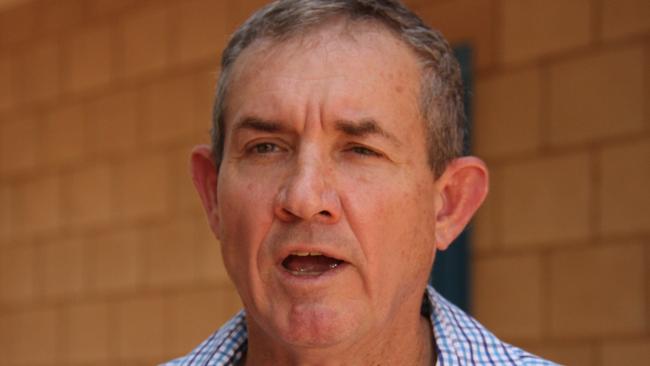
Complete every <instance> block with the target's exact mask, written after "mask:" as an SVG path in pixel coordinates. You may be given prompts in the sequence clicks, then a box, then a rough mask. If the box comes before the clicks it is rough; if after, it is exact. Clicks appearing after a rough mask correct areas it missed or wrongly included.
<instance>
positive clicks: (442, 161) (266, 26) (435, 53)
mask: <svg viewBox="0 0 650 366" xmlns="http://www.w3.org/2000/svg"><path fill="white" fill-rule="evenodd" d="M333 18H340V19H345V20H346V21H348V22H350V23H375V24H376V25H379V26H382V27H384V28H385V29H386V30H389V31H391V32H392V33H393V34H394V35H395V36H396V37H397V38H398V39H400V40H401V41H402V42H403V43H404V44H405V45H407V46H408V47H409V48H411V50H412V51H413V52H414V53H415V55H417V57H418V62H419V64H420V67H421V70H422V74H421V81H420V96H419V103H420V113H421V115H422V120H423V122H424V123H425V126H426V131H425V133H426V137H427V148H428V159H429V164H430V165H431V168H432V169H433V170H434V172H435V174H436V175H440V174H442V171H443V170H444V168H445V166H446V164H447V163H448V162H450V161H451V160H452V159H454V158H456V157H458V156H460V155H461V153H462V145H463V136H464V133H465V114H464V108H463V98H462V93H463V88H462V81H461V76H460V68H459V65H458V62H457V61H456V59H455V58H454V56H453V54H452V51H451V49H450V47H449V44H448V43H447V41H446V40H445V39H444V38H443V37H442V35H441V34H440V33H439V32H437V31H435V30H432V29H431V28H429V27H427V26H426V25H425V24H424V23H423V22H422V21H421V20H420V19H419V18H418V17H417V16H416V15H415V14H413V13H412V12H410V11H409V10H408V9H406V8H405V7H404V6H403V5H402V4H400V3H399V2H398V1H393V0H379V1H373V0H355V1H350V0H288V1H280V2H274V3H271V4H269V5H267V6H266V7H264V8H263V9H261V10H259V11H258V12H257V13H255V14H254V15H253V16H252V17H251V18H250V19H248V21H246V23H244V24H243V25H242V26H241V27H240V28H239V29H238V30H237V31H236V32H235V33H234V35H233V37H232V38H231V40H230V42H229V43H228V45H227V47H226V49H225V50H224V52H223V56H222V59H221V75H220V77H219V82H218V86H217V96H216V100H215V103H214V111H213V127H212V148H213V153H214V155H215V160H216V161H217V164H219V163H220V162H221V159H222V157H223V144H224V136H225V128H224V127H225V126H224V119H225V116H226V114H227V113H228V104H227V103H228V98H227V97H228V91H229V87H230V83H231V78H232V69H233V67H234V65H235V63H236V61H237V60H238V58H239V56H240V55H241V53H242V52H243V51H244V50H245V49H246V48H247V47H249V46H250V45H251V44H254V43H255V42H256V41H258V40H262V39H266V40H269V41H272V42H276V43H280V42H283V41H287V40H289V39H291V38H295V37H299V36H301V35H304V34H305V33H309V32H310V31H311V30H313V29H314V28H317V27H319V26H321V25H322V24H324V23H327V22H330V21H331V20H332V19H333Z"/></svg>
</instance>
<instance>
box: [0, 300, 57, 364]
mask: <svg viewBox="0 0 650 366" xmlns="http://www.w3.org/2000/svg"><path fill="white" fill-rule="evenodd" d="M7 322H8V329H7V330H6V331H7V332H8V333H9V334H11V337H8V340H9V344H8V345H7V350H8V352H7V355H5V356H4V357H3V358H4V359H5V360H7V361H8V363H9V364H12V363H14V364H17V365H30V364H32V365H37V364H51V363H55V362H59V361H60V360H61V358H62V357H61V341H62V340H61V338H60V337H58V334H59V332H60V329H61V328H62V324H61V317H60V315H59V313H58V311H57V310H55V309H48V308H45V309H38V310H29V311H22V312H19V313H15V314H12V315H10V316H9V317H8V321H7ZM34 345H38V347H35V346H34Z"/></svg>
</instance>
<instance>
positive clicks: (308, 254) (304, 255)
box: [291, 252, 323, 257]
mask: <svg viewBox="0 0 650 366" xmlns="http://www.w3.org/2000/svg"><path fill="white" fill-rule="evenodd" d="M291 255H296V256H298V257H307V256H312V257H315V256H318V255H323V253H319V252H292V253H291Z"/></svg>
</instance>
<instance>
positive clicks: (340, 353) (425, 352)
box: [242, 313, 436, 366]
mask: <svg viewBox="0 0 650 366" xmlns="http://www.w3.org/2000/svg"><path fill="white" fill-rule="evenodd" d="M401 320H402V319H396V321H393V323H395V324H394V325H395V326H393V327H388V328H392V329H390V330H388V331H387V329H386V328H383V329H379V330H378V331H377V332H373V333H372V334H368V335H367V336H366V337H364V338H363V339H361V340H358V341H356V342H354V343H353V344H339V345H335V346H331V347H323V348H320V347H294V346H291V345H287V344H284V343H279V342H278V341H277V340H271V339H270V338H269V337H265V336H264V335H263V334H261V333H260V332H261V329H259V328H258V327H256V326H255V324H253V323H254V322H253V321H251V320H250V319H249V320H248V323H249V326H248V329H249V340H248V352H247V355H246V357H245V360H244V361H243V362H242V364H243V365H248V366H250V365H301V366H302V365H305V366H307V365H310V366H335V365H377V366H379V365H433V364H435V356H436V355H435V353H434V352H433V343H432V342H433V333H432V327H431V324H430V322H429V319H428V318H425V317H422V316H419V313H418V316H417V317H414V319H413V320H412V321H409V322H407V323H402V322H401Z"/></svg>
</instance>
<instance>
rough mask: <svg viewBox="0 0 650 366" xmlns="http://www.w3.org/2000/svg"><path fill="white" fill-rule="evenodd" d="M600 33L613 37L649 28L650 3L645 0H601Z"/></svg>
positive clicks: (641, 31) (605, 36) (608, 37)
mask: <svg viewBox="0 0 650 366" xmlns="http://www.w3.org/2000/svg"><path fill="white" fill-rule="evenodd" d="M602 12H603V15H602V27H603V28H602V34H603V38H605V39H608V40H609V39H614V38H619V37H623V36H628V35H632V34H638V33H644V32H648V31H649V30H650V3H648V2H647V1H645V0H603V2H602Z"/></svg>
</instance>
